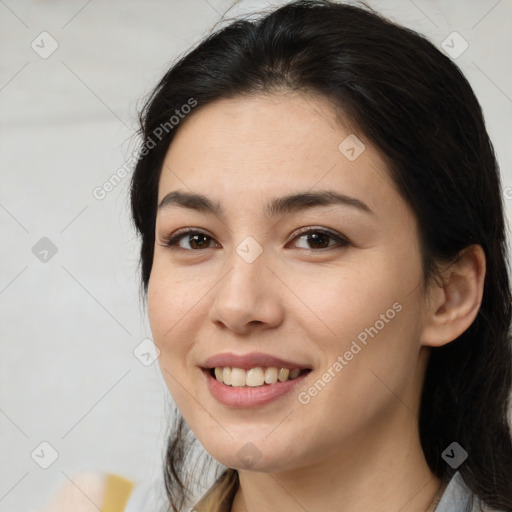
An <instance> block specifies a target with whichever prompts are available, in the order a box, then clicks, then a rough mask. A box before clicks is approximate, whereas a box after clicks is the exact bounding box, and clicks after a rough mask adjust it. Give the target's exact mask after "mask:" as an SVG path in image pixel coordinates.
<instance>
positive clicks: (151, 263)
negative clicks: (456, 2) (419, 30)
mask: <svg viewBox="0 0 512 512" xmlns="http://www.w3.org/2000/svg"><path fill="white" fill-rule="evenodd" d="M141 126H142V128H141V134H142V137H143V144H142V147H141V151H140V158H139V160H138V164H137V166H136V169H135V172H134V175H133V181H132V189H131V205H132V212H133V218H134V222H135V225H136V228H137V230H138V231H139V233H140V235H141V238H142V247H141V263H142V265H141V266H142V281H143V287H144V291H145V292H146V293H147V305H148V314H149V319H150V323H151V329H152V332H153V336H154V341H155V343H156V345H157V346H158V348H159V350H160V352H161V354H160V357H159V363H160V367H161V370H162V374H163V376H164V378H165V380H166V383H167V385H168V388H169V390H170V392H171V395H172V397H173V399H174V401H175V403H176V405H177V407H178V409H179V411H180V412H179V416H178V420H177V424H176V425H175V428H174V431H173V434H172V435H171V437H170V439H169V444H168V449H167V460H166V466H165V478H166V487H167V493H168V499H169V503H170V510H173V511H178V510H186V508H185V507H187V506H193V505H195V507H194V509H195V510H197V511H231V512H242V511H248V512H252V511H255V510H266V511H274V510H276V511H277V510H279V511H281V510H286V511H299V510H300V511H303V510H307V511H318V510H335V511H343V512H352V511H356V510H357V511H374V510H379V511H397V510H400V511H403V512H413V511H415V512H419V511H422V512H423V511H431V510H437V511H438V512H446V511H464V510H490V509H496V510H502V511H512V483H511V475H512V446H511V432H510V425H509V419H508V417H507V413H508V411H509V408H508V407H509V392H510V385H511V344H510V338H509V335H508V331H509V326H510V320H511V296H510V289H509V278H508V271H507V265H506V256H507V254H506V243H505V233H504V214H503V207H502V203H501V195H500V183H499V176H498V169H497V163H496V160H495V156H494V153H493V148H492V145H491V142H490V141H489V138H488V135H487V133H486V129H485V125H484V121H483V118H482V112H481V109H480V106H479V104H478V101H477V100H476V98H475V96H474V94H473V92H472V90H471V88H470V86H469V84H468V82H467V81H466V79H465V78H464V77H463V75H462V74H461V73H460V71H459V69H458V68H457V67H456V66H455V65H454V64H453V63H452V62H451V61H450V59H449V58H448V57H446V56H445V55H443V54H442V53H440V52H439V51H438V50H437V49H436V48H435V47H434V46H433V45H432V44H430V43H429V42H428V41H427V40H426V39H424V38H423V37H421V36H419V35H418V34H416V33H415V32H412V31H410V30H408V29H406V28H403V27H400V26H397V25H395V24H393V23H391V22H389V21H388V20H386V19H384V18H382V17H380V16H379V15H377V14H375V13H373V12H370V11H369V10H367V9H361V8H357V7H354V6H348V5H340V4H336V3H333V2H328V1H300V2H294V3H291V4H289V5H286V6H284V7H281V8H279V9H277V10H276V11H274V12H272V13H271V14H269V15H267V16H265V17H263V18H261V19H258V20H255V21H254V20H253V21H235V22H233V23H232V24H231V25H229V26H227V27H226V28H223V29H221V30H219V31H217V32H216V33H214V34H212V35H211V36H210V37H208V38H207V39H206V40H204V41H203V42H202V43H201V44H199V45H198V46H197V47H196V48H195V49H193V50H192V51H190V52H189V53H188V54H187V55H185V56H184V57H183V58H182V59H181V60H180V61H179V62H178V63H176V64H175V65H174V66H173V67H172V68H171V69H170V70H169V71H168V72H167V74H166V75H165V76H164V77H163V79H162V80H161V82H160V83H159V85H158V86H157V88H156V89H155V91H154V93H153V94H152V95H151V97H150V99H149V101H148V103H147V105H146V107H145V108H144V110H143V113H142V116H141ZM190 431H191V432H190ZM192 433H193V434H192ZM194 438H197V440H198V441H199V442H200V444H201V445H202V447H204V448H205V450H206V451H207V452H208V453H209V454H210V455H211V456H212V457H213V458H214V459H216V460H217V461H218V462H219V463H220V465H219V467H218V469H219V471H218V473H217V474H216V476H217V480H216V482H215V484H214V485H213V486H211V488H210V489H209V491H208V492H207V493H204V492H203V493H199V494H197V495H196V496H194V495H193V491H194V490H196V491H197V488H196V486H197V482H198V481H199V480H198V479H199V472H198V471H195V472H194V471H193V472H192V473H190V470H191V468H192V466H191V465H190V461H191V460H192V457H191V458H190V460H189V458H188V454H189V453H190V452H189V451H188V450H189V448H190V445H191V443H193V441H194ZM200 494H203V496H202V499H200V500H198V499H197V498H198V497H199V496H200ZM136 499H140V501H141V503H143V502H144V500H145V497H144V496H142V497H140V496H139V498H137V497H136V496H135V495H134V496H133V499H132V500H131V502H130V503H129V504H128V508H127V510H135V509H136V506H137V504H136ZM130 507H132V508H130Z"/></svg>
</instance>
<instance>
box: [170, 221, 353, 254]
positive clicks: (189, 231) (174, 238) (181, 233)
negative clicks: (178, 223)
mask: <svg viewBox="0 0 512 512" xmlns="http://www.w3.org/2000/svg"><path fill="white" fill-rule="evenodd" d="M310 233H315V234H322V235H327V236H328V237H330V238H331V239H333V240H335V241H336V242H337V243H338V248H342V247H345V246H347V245H349V243H350V242H349V241H348V240H347V239H346V238H344V237H343V236H341V235H339V234H337V233H334V232H332V231H329V230H326V229H320V228H310V227H308V228H302V229H301V230H299V232H298V233H297V234H296V236H295V237H294V238H293V239H292V240H291V241H293V240H295V239H297V238H302V237H303V236H304V235H307V234H310ZM187 235H189V236H190V235H204V236H205V237H207V238H209V239H210V240H213V238H212V237H211V236H209V235H208V234H207V233H205V232H203V231H199V230H196V229H193V228H184V229H181V230H178V231H176V232H175V233H173V234H171V235H169V236H166V237H165V238H164V239H163V240H162V242H163V243H162V244H161V245H162V246H163V247H168V248H174V246H176V244H177V243H178V242H179V241H180V240H181V239H182V238H183V237H185V236H187ZM333 247H334V248H336V247H335V246H328V247H323V248H321V249H304V248H303V247H301V249H302V250H304V251H310V252H324V251H327V250H331V249H332V248H333ZM176 249H177V250H179V249H182V250H184V251H189V252H199V251H201V250H204V249H184V248H183V247H177V248H176ZM207 249H211V247H207Z"/></svg>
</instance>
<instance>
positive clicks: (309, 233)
mask: <svg viewBox="0 0 512 512" xmlns="http://www.w3.org/2000/svg"><path fill="white" fill-rule="evenodd" d="M301 239H304V240H305V244H310V245H311V244H312V245H313V247H299V248H300V249H306V250H316V249H318V250H322V249H329V248H331V247H335V246H338V247H345V246H347V245H349V241H348V240H347V239H346V238H344V237H343V236H341V235H340V234H338V233H334V232H332V231H327V230H325V229H319V228H303V229H302V230H300V231H299V234H298V236H295V238H294V239H293V240H299V241H300V240H301ZM329 239H330V240H331V241H334V243H329ZM316 252H318V251H316Z"/></svg>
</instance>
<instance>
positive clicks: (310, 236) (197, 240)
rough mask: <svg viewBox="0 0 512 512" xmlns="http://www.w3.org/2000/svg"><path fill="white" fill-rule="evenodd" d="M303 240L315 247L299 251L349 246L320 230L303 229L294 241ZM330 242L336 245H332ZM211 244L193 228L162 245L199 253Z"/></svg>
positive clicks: (345, 242) (170, 238)
mask: <svg viewBox="0 0 512 512" xmlns="http://www.w3.org/2000/svg"><path fill="white" fill-rule="evenodd" d="M301 239H304V240H305V243H306V244H312V245H313V247H299V249H306V250H312V251H315V252H318V250H320V251H321V250H324V249H329V248H331V247H335V246H338V247H345V246H347V245H349V242H348V240H347V239H346V238H344V237H343V236H341V235H340V234H338V233H334V232H332V231H328V230H325V229H319V228H303V229H302V230H300V231H299V233H298V234H297V235H296V236H295V237H294V238H293V240H299V241H300V240H301ZM293 240H292V241H293ZM329 240H330V241H331V242H334V243H330V242H329ZM182 242H183V244H189V246H188V247H186V246H185V247H184V246H183V245H182ZM211 242H214V239H213V238H212V237H211V236H209V235H207V234H206V233H204V232H203V231H198V230H195V229H193V228H184V229H181V230H178V231H176V232H175V233H173V234H171V235H169V236H167V237H165V238H164V239H163V240H162V244H161V245H163V246H164V247H175V246H178V248H179V249H184V250H189V251H190V250H192V251H197V250H200V249H211V248H212V246H211ZM215 246H217V247H218V244H215Z"/></svg>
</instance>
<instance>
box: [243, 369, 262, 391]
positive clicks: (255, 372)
mask: <svg viewBox="0 0 512 512" xmlns="http://www.w3.org/2000/svg"><path fill="white" fill-rule="evenodd" d="M264 382H265V375H263V370H262V369H261V368H259V367H258V368H251V369H250V370H249V371H248V372H247V376H246V378H245V383H246V385H247V386H253V387H254V386H263V383H264Z"/></svg>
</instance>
